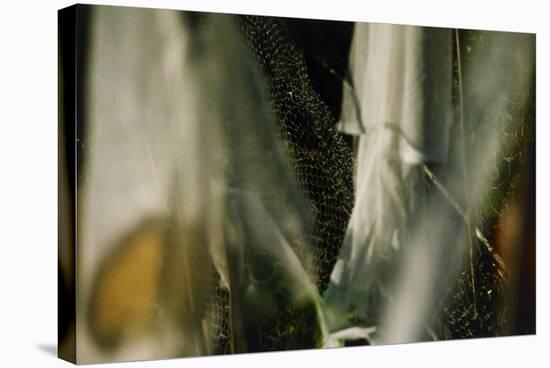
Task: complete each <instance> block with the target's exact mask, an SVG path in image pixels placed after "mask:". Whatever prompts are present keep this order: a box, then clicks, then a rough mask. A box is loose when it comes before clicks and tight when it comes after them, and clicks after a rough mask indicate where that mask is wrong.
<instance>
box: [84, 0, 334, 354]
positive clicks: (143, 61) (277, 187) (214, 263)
mask: <svg viewBox="0 0 550 368" xmlns="http://www.w3.org/2000/svg"><path fill="white" fill-rule="evenodd" d="M93 19H94V25H93V27H94V28H93V29H94V31H95V32H94V37H93V39H92V53H91V55H92V56H91V61H90V64H91V71H90V77H89V82H90V92H89V95H90V99H91V101H92V103H91V104H90V105H91V108H90V111H89V126H88V132H89V138H88V139H87V141H86V142H85V147H86V158H87V159H86V162H85V164H84V166H83V168H81V170H82V172H81V175H83V178H84V180H83V181H82V182H83V183H84V184H83V186H82V187H81V188H79V195H80V198H81V203H82V206H81V207H80V208H79V217H80V219H81V221H82V224H83V226H82V227H81V229H80V234H79V235H80V239H81V247H80V248H79V249H80V250H79V255H78V259H79V265H80V267H79V274H78V276H79V278H78V280H79V295H78V297H79V301H80V302H81V304H80V305H82V306H84V308H81V309H80V310H79V319H80V320H81V321H83V322H85V323H84V324H82V325H83V326H86V328H83V329H79V331H78V339H79V349H78V354H79V360H80V361H83V362H86V361H98V360H100V361H101V360H107V359H109V360H113V359H114V360H125V359H151V358H160V357H167V356H181V355H204V354H210V353H214V352H220V351H221V352H228V351H227V350H226V349H231V351H254V350H273V349H277V348H278V349H283V348H287V347H291V346H292V347H314V346H320V345H321V343H322V338H323V335H322V330H321V328H322V326H321V321H320V314H319V313H320V311H319V307H318V302H319V297H318V295H317V292H316V290H315V287H314V286H313V284H312V283H311V282H310V281H309V280H310V278H311V274H308V272H310V271H311V267H309V266H308V265H311V258H310V252H309V248H308V243H307V241H308V239H306V238H305V234H308V233H309V230H308V228H309V226H310V220H309V213H308V211H307V210H306V206H305V205H304V204H303V199H302V197H301V195H300V194H299V191H298V189H297V187H296V184H295V179H294V176H293V173H292V171H291V170H290V167H289V164H288V158H287V153H286V152H285V151H284V150H283V147H281V145H280V144H279V139H278V133H277V131H276V128H275V126H274V122H273V118H272V116H271V115H270V112H269V111H268V110H267V109H266V98H265V97H264V96H265V95H264V90H263V89H264V85H263V84H262V80H261V77H260V74H259V72H258V71H257V69H256V67H255V65H254V64H253V63H252V62H251V60H250V59H249V57H248V50H247V49H245V48H244V46H243V45H242V38H241V37H239V35H238V34H237V33H236V25H235V24H234V18H231V17H229V16H220V15H217V16H209V15H200V16H198V17H193V15H192V14H190V15H189V16H186V15H183V14H181V13H178V12H172V11H156V10H137V9H126V8H108V7H101V8H99V9H98V10H97V11H96V12H95V14H94V18H93ZM220 290H229V293H230V299H227V298H224V297H223V295H224V293H227V292H223V291H220ZM260 307H261V308H260ZM229 309H230V312H229ZM300 321H302V322H300ZM278 322H280V323H282V324H284V325H292V326H294V327H293V328H295V329H294V330H290V331H289V330H288V329H285V328H286V327H284V326H277V325H276V323H278ZM300 323H301V324H302V325H301V327H300V326H299V324H300ZM283 327H284V328H283ZM283 330H284V332H281V331H283ZM276 331H278V332H277V333H276ZM220 344H221V345H223V344H225V345H224V346H220ZM227 344H229V345H230V347H229V346H228V345H227Z"/></svg>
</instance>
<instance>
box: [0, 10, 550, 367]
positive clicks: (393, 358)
mask: <svg viewBox="0 0 550 368" xmlns="http://www.w3.org/2000/svg"><path fill="white" fill-rule="evenodd" d="M89 3H94V4H113V5H131V6H145V7H158V8H170V9H187V10H206V11H218V12H219V11H222V12H228V13H232V12H238V13H257V14H265V15H280V16H294V17H309V18H324V19H341V20H362V21H378V22H389V23H406V24H417V25H434V26H445V27H462V28H483V29H496V30H510V31H527V32H536V33H537V84H538V90H537V179H538V180H537V188H538V190H537V203H538V206H537V207H538V211H537V215H538V216H537V217H538V223H537V229H538V231H537V232H538V234H537V235H538V236H537V244H538V246H537V265H538V267H537V271H538V272H537V296H538V297H537V311H538V313H537V331H538V334H537V336H536V337H510V338H498V339H478V340H469V341H454V342H443V343H421V344H411V345H401V346H386V347H376V348H372V347H371V348H369V347H358V348H347V349H336V350H324V351H302V352H287V353H268V354H265V353H264V354H250V355H241V356H227V357H213V358H193V359H175V360H165V361H155V362H138V363H129V364H128V365H127V366H128V367H141V366H144V367H176V366H181V365H185V366H187V367H207V366H208V367H210V366H212V365H223V366H227V367H257V366H261V367H281V366H282V367H289V366H300V365H301V366H303V367H313V366H316V367H317V366H320V367H335V366H337V367H345V366H346V365H355V364H360V365H362V366H369V367H380V366H383V367H392V366H397V365H407V366H422V367H441V366H444V367H471V366H472V364H474V365H475V366H482V365H486V366H496V365H498V366H499V367H518V366H548V363H549V362H550V357H549V355H550V354H549V352H550V350H549V349H548V347H549V346H550V326H549V322H548V321H549V317H548V314H546V313H544V311H545V310H548V305H549V302H548V301H549V298H548V291H549V288H548V275H549V271H548V270H545V269H544V267H545V263H547V262H549V261H550V259H549V256H548V255H549V252H548V250H547V248H546V245H547V244H548V241H549V240H550V239H549V234H550V233H549V231H548V227H549V226H548V225H547V224H549V221H548V216H549V210H548V209H549V208H550V201H549V194H548V193H549V192H548V191H547V190H546V189H543V188H549V184H550V183H549V174H548V170H547V169H545V168H546V167H548V165H547V164H546V159H545V158H546V157H549V155H550V152H549V150H548V146H550V144H548V143H546V142H550V134H549V130H550V127H549V126H548V124H547V123H548V121H547V119H548V116H549V115H548V111H549V110H548V105H547V102H548V98H549V97H548V96H549V94H548V86H549V83H548V82H549V81H548V75H549V73H548V72H547V70H548V69H547V66H548V65H550V64H549V55H550V54H549V52H550V51H549V50H550V44H549V42H548V40H549V39H550V33H549V32H550V31H549V28H548V26H547V24H548V14H550V12H549V11H548V10H546V9H545V2H544V1H540V0H539V1H537V0H522V1H514V2H505V1H503V0H500V1H493V0H492V1H479V0H477V1H476V0H461V1H454V2H452V1H438V0H430V1H427V0H415V1H410V0H409V1H407V0H400V1H395V0H378V1H357V0H355V1H354V0H336V1H331V2H325V3H321V2H320V1H319V0H317V1H297V0H269V1H268V0H263V1H252V0H247V1H245V0H231V1H227V0H225V1H224V0H217V1H215V0H192V1H191V0H187V1H176V0H172V1H169V0H157V1H145V0H139V1H138V0H134V1H131V0H130V1H129V0H126V1H90V2H89ZM0 4H1V5H0V8H1V10H0V91H1V96H0V101H1V102H0V249H1V250H2V252H1V253H0V366H3V367H18V366H25V367H62V366H67V365H68V363H65V362H62V361H60V360H58V359H57V358H56V357H55V355H56V354H55V350H56V338H57V337H56V336H57V331H56V329H57V9H59V8H62V7H65V6H68V5H71V4H72V3H70V2H68V1H60V0H49V1H39V0H36V1H23V0H20V1H2V2H1V3H0ZM308 4H311V6H308ZM545 92H546V93H545ZM545 118H546V119H545ZM114 366H117V367H118V366H121V367H122V366H126V365H122V364H115V365H114Z"/></svg>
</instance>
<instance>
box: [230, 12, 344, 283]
mask: <svg viewBox="0 0 550 368" xmlns="http://www.w3.org/2000/svg"><path fill="white" fill-rule="evenodd" d="M238 19H239V22H240V24H241V30H242V33H243V35H244V37H245V39H246V40H247V41H248V44H249V45H250V48H251V50H252V51H253V53H254V55H255V56H256V59H257V60H258V63H259V65H260V66H261V67H262V69H263V71H264V73H265V77H266V83H267V85H268V88H269V92H270V93H269V95H268V96H269V102H270V105H271V107H272V109H273V112H274V114H275V116H276V122H277V125H278V127H279V129H280V131H281V134H282V136H281V138H282V139H283V141H284V142H285V143H286V145H287V147H288V151H289V153H290V160H291V165H292V167H293V168H294V170H295V172H296V176H297V178H298V182H299V183H300V186H301V189H302V191H303V193H304V194H305V196H306V198H307V199H308V201H309V205H310V207H311V208H312V210H313V215H314V229H313V241H314V243H313V246H314V255H313V257H314V260H315V262H316V263H317V270H316V271H315V273H316V274H317V275H316V276H314V277H315V278H316V279H317V281H316V284H317V286H318V288H319V290H320V291H323V290H324V289H325V287H326V285H327V283H328V279H329V275H330V272H331V270H332V267H333V266H334V263H335V261H336V257H337V254H338V251H339V249H340V244H341V243H342V240H343V237H344V233H345V229H346V226H347V222H348V220H349V216H350V213H351V209H352V207H353V178H352V177H353V172H352V167H353V165H352V158H351V150H350V148H349V147H348V145H347V144H346V143H345V142H344V139H343V138H342V136H340V135H339V134H338V132H337V131H336V129H335V120H334V117H332V115H331V114H330V111H329V109H328V108H327V106H326V105H325V103H324V102H323V100H322V99H321V98H320V97H319V96H318V95H317V93H316V92H315V90H314V89H313V85H312V83H311V81H310V78H309V75H308V70H307V67H306V62H305V58H304V51H303V50H302V49H300V48H299V46H297V44H296V43H295V41H294V40H293V38H292V36H291V34H290V32H289V30H288V26H287V25H286V23H285V20H284V19H281V18H272V17H259V16H239V17H238Z"/></svg>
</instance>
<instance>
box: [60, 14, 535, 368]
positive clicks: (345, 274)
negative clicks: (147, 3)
mask: <svg viewBox="0 0 550 368" xmlns="http://www.w3.org/2000/svg"><path fill="white" fill-rule="evenodd" d="M73 9H75V10H74V13H72V18H70V19H69V21H67V20H65V23H63V22H61V23H60V24H61V25H62V26H60V37H61V40H62V42H60V45H61V46H60V47H61V48H60V78H61V79H60V96H61V100H60V140H59V142H60V209H59V211H60V295H61V297H62V298H66V299H67V300H72V303H73V304H70V302H67V300H65V299H63V300H60V352H61V354H69V353H68V352H72V353H73V355H74V359H75V360H76V361H78V362H82V363H93V362H108V361H125V360H140V359H160V358H170V357H184V356H202V355H212V354H230V353H246V352H263V351H282V350H292V349H311V348H331V347H344V346H351V345H383V344H395V343H409V342H418V341H436V340H448V339H462V338H472V337H492V336H503V335H514V334H533V333H535V295H534V290H535V279H534V275H535V261H534V260H535V154H534V152H535V150H534V147H535V73H534V70H535V58H534V55H535V36H534V35H533V34H520V33H511V32H495V31H478V30H457V29H451V28H433V27H421V26H413V25H393V24H377V23H360V22H355V23H354V22H335V21H326V20H305V19H287V18H277V17H265V16H251V15H228V14H211V13H196V12H186V11H173V10H155V9H138V8H123V7H109V6H82V5H78V6H76V8H73ZM73 19H74V20H76V24H78V26H76V28H75V27H73V28H70V27H68V28H67V27H66V25H67V22H68V24H71V21H72V20H73ZM68 29H70V31H69V30H68ZM75 29H76V34H73V36H74V37H73V38H74V42H73V43H71V42H68V41H67V42H65V41H63V40H66V38H67V37H68V36H67V37H66V38H63V37H64V36H63V35H62V34H61V33H63V32H75ZM73 38H70V37H68V39H71V40H72V39H73ZM71 45H72V46H71ZM75 45H76V49H77V52H75V50H74V49H73V48H72V47H73V46H75ZM71 57H75V58H76V59H71ZM70 62H73V64H74V68H75V69H76V71H74V72H75V73H76V74H74V75H76V77H75V78H76V84H71V83H69V82H68V80H71V79H70V78H72V77H71V75H70V73H69V69H70V68H69V67H68V65H69V63H70ZM74 85H76V89H71V88H72V87H71V86H73V87H74ZM73 94H77V95H78V96H77V97H75V96H73ZM70 98H72V100H71V99H70ZM67 101H74V103H75V107H74V109H75V110H76V112H75V113H74V114H71V111H72V110H70V108H71V107H70V106H66V105H67ZM74 117H76V121H75V118H74ZM71 239H74V242H72V240H71ZM71 246H72V247H74V248H71ZM71 298H72V299H71ZM67 303H68V304H67ZM67 305H73V306H74V308H70V307H67ZM71 313H72V314H71ZM75 346H76V352H74V347H75ZM65 352H67V353H65ZM69 355H70V354H69ZM69 355H66V356H69Z"/></svg>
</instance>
